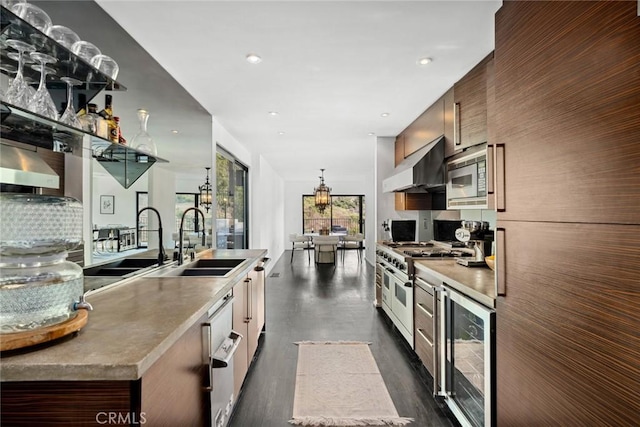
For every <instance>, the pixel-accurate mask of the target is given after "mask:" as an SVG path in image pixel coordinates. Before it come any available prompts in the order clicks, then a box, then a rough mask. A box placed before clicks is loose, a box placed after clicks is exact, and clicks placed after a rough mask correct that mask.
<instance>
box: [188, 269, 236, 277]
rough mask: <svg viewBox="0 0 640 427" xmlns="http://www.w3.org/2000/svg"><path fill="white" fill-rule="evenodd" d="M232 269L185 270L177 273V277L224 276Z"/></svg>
mask: <svg viewBox="0 0 640 427" xmlns="http://www.w3.org/2000/svg"><path fill="white" fill-rule="evenodd" d="M231 270H233V268H185V269H182V270H180V271H179V274H178V276H215V277H221V276H226V275H227V274H229V273H230V272H231Z"/></svg>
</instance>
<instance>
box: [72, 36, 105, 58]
mask: <svg viewBox="0 0 640 427" xmlns="http://www.w3.org/2000/svg"><path fill="white" fill-rule="evenodd" d="M71 52H73V53H75V54H76V55H78V56H79V57H80V58H82V59H84V60H85V61H87V62H91V58H93V57H94V56H96V55H100V54H101V53H102V52H100V49H98V48H97V47H96V45H94V44H93V43H90V42H86V41H84V40H80V41H77V42H75V43H74V44H72V45H71Z"/></svg>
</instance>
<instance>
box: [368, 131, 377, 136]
mask: <svg viewBox="0 0 640 427" xmlns="http://www.w3.org/2000/svg"><path fill="white" fill-rule="evenodd" d="M367 135H369V136H373V135H375V133H373V132H369V133H368V134H367Z"/></svg>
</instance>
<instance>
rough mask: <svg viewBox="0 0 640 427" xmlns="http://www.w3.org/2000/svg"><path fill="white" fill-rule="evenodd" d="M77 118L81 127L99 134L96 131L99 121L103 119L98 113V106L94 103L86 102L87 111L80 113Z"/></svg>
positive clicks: (97, 130)
mask: <svg viewBox="0 0 640 427" xmlns="http://www.w3.org/2000/svg"><path fill="white" fill-rule="evenodd" d="M79 120H80V123H81V124H82V129H84V130H86V131H87V132H91V133H92V134H94V135H98V136H100V135H99V133H98V132H99V127H100V122H101V121H103V119H102V117H100V116H99V115H98V106H97V105H96V104H87V112H86V113H85V114H83V115H81V116H80V117H79Z"/></svg>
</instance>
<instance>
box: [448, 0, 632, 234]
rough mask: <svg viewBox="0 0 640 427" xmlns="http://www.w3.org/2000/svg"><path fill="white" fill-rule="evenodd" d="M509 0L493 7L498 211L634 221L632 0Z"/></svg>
mask: <svg viewBox="0 0 640 427" xmlns="http://www.w3.org/2000/svg"><path fill="white" fill-rule="evenodd" d="M519 3H521V2H505V5H504V6H503V7H502V8H501V9H500V10H499V11H498V13H497V14H496V49H495V52H496V56H495V107H496V110H495V114H496V116H495V127H496V134H495V142H496V143H497V144H498V145H497V158H496V176H497V179H498V181H499V182H498V185H497V187H496V198H497V207H498V219H509V220H523V221H525V220H526V221H558V222H590V223H618V224H639V223H640V168H639V167H638V165H640V114H639V112H640V109H639V105H640V72H639V69H638V58H640V43H638V41H639V40H640V17H638V16H637V11H636V4H635V2H626V1H620V2H558V3H556V2H526V4H519ZM507 4H508V7H507ZM550 4H553V6H549V5H550ZM524 18H526V19H524ZM514 22H521V24H518V25H513V23H514ZM604 23H606V25H605V24H604ZM568 28H571V29H572V30H571V31H568V30H567V29H568ZM551 29H553V30H551ZM587 52H588V54H587ZM532 59H535V60H532ZM456 93H457V92H456Z"/></svg>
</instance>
